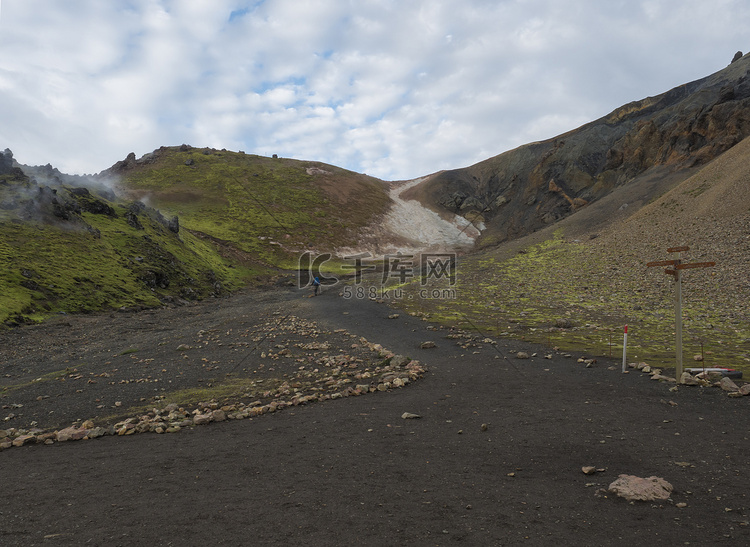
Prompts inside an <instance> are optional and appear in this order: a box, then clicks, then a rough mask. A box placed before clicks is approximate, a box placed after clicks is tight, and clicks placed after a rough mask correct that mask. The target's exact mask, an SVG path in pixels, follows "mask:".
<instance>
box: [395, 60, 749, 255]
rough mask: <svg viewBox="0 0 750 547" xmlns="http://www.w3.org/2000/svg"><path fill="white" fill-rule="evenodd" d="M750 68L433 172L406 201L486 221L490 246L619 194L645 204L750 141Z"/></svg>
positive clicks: (736, 65)
mask: <svg viewBox="0 0 750 547" xmlns="http://www.w3.org/2000/svg"><path fill="white" fill-rule="evenodd" d="M748 71H750V55H745V56H744V57H741V58H739V59H736V60H735V61H733V62H732V63H731V64H730V65H729V66H728V67H726V68H725V69H723V70H720V71H718V72H716V73H715V74H712V75H711V76H708V77H706V78H703V79H701V80H697V81H694V82H691V83H688V84H685V85H682V86H679V87H676V88H675V89H672V90H670V91H668V92H666V93H663V94H661V95H658V96H656V97H649V98H646V99H643V100H640V101H636V102H633V103H630V104H627V105H625V106H622V107H621V108H618V109H617V110H615V111H614V112H612V113H610V114H609V115H607V116H604V117H603V118H600V119H599V120H596V121H593V122H591V123H589V124H586V125H584V126H582V127H580V128H578V129H576V130H573V131H570V132H568V133H565V134H563V135H560V136H558V137H555V138H553V139H549V140H547V141H543V142H536V143H531V144H528V145H525V146H521V147H519V148H517V149H515V150H511V151H508V152H505V153H503V154H500V155H499V156H496V157H494V158H490V159H488V160H485V161H483V162H480V163H478V164H476V165H472V166H470V167H467V168H464V169H455V170H451V171H443V172H439V173H436V174H434V175H431V176H430V177H427V178H426V180H425V181H424V182H423V183H422V184H420V185H419V186H417V187H415V188H413V189H411V190H410V192H409V194H407V197H412V198H414V199H417V200H419V201H422V202H423V203H425V204H427V205H428V206H429V207H431V208H432V209H434V210H436V211H438V212H441V213H444V214H445V213H460V214H463V215H465V216H467V217H469V218H472V219H478V220H481V221H483V222H484V223H485V224H486V226H487V229H486V230H485V232H484V233H483V236H482V238H480V240H479V243H480V245H484V246H491V245H495V244H497V243H499V242H502V241H508V240H511V239H514V238H517V237H520V236H523V235H525V234H528V233H531V232H534V231H536V230H539V229H540V228H543V227H545V226H548V225H551V224H554V223H555V222H557V221H559V220H560V219H562V218H565V217H567V216H569V215H571V214H572V213H574V212H576V211H581V210H582V209H583V208H585V207H587V206H588V205H589V204H591V203H595V202H597V201H600V200H602V199H603V198H605V197H606V196H607V195H609V194H611V193H612V192H614V191H615V190H617V189H619V188H622V187H627V186H636V187H638V186H639V185H640V188H639V191H640V190H643V189H646V188H647V187H648V188H649V192H650V195H646V196H643V195H642V196H641V197H645V198H646V201H647V200H648V199H650V198H652V197H654V196H658V195H660V194H661V193H663V192H665V191H666V190H668V189H669V188H670V187H671V186H672V185H673V184H675V183H676V182H679V181H680V180H684V179H685V178H687V177H688V176H689V175H690V174H691V173H692V172H693V171H692V170H693V169H694V168H695V167H697V166H701V165H705V164H706V163H707V162H709V161H710V160H712V159H713V158H716V157H717V156H719V155H720V154H721V153H723V152H725V151H726V150H728V149H730V148H731V147H732V146H734V145H735V144H737V143H738V142H740V141H741V140H742V139H744V138H745V137H746V136H748V135H750V79H748ZM615 211H616V209H615ZM632 211H633V209H631V211H630V212H632ZM593 220H597V221H599V222H600V223H606V221H607V217H606V215H605V216H604V217H602V218H598V219H592V221H593Z"/></svg>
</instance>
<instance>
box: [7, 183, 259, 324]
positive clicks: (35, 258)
mask: <svg viewBox="0 0 750 547" xmlns="http://www.w3.org/2000/svg"><path fill="white" fill-rule="evenodd" d="M109 197H114V196H113V195H110V196H109ZM91 211H96V212H91ZM0 266H1V267H0V324H5V325H11V326H12V325H17V324H22V323H30V322H36V321H39V320H42V319H43V318H45V317H48V316H50V315H52V314H56V313H87V312H91V311H96V310H106V309H115V308H122V307H125V308H135V309H137V308H141V307H152V306H159V305H161V304H163V303H169V302H180V301H181V300H190V299H198V298H203V297H206V296H210V295H217V296H218V295H221V294H225V293H226V292H227V291H230V290H234V289H236V288H239V287H241V286H243V285H245V284H246V283H247V282H248V280H249V279H250V278H251V277H254V276H256V275H258V274H260V273H262V271H263V270H262V269H261V268H258V267H256V268H249V267H247V266H245V265H242V264H241V263H238V262H237V261H232V260H229V259H226V258H224V257H223V256H222V254H221V252H220V249H219V248H217V247H216V246H215V245H214V244H212V243H211V242H210V241H205V240H204V239H202V238H199V237H197V236H196V235H194V234H192V233H190V232H189V231H187V230H184V229H179V227H178V226H177V225H176V224H175V222H174V221H168V220H166V219H165V218H164V217H163V216H162V215H161V214H160V213H159V212H158V211H156V210H154V209H151V208H148V207H145V206H144V205H143V204H140V203H126V202H122V201H119V200H116V199H115V201H110V200H108V199H106V198H104V197H102V196H99V195H94V194H92V193H91V192H89V191H88V190H87V189H85V188H68V187H65V186H58V187H55V188H52V187H49V186H44V185H38V184H36V183H35V182H34V181H29V180H25V181H24V180H20V181H19V180H15V181H9V180H5V181H4V184H0Z"/></svg>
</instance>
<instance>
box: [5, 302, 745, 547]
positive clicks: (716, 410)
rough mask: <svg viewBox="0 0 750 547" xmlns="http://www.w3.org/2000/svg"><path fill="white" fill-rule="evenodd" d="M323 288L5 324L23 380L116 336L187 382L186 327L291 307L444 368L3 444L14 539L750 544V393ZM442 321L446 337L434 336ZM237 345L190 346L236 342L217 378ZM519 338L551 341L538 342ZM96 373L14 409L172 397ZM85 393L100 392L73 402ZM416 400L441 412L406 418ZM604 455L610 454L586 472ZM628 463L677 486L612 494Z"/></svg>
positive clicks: (14, 371)
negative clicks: (480, 332) (624, 368)
mask: <svg viewBox="0 0 750 547" xmlns="http://www.w3.org/2000/svg"><path fill="white" fill-rule="evenodd" d="M302 296H303V293H300V292H298V291H296V290H292V289H290V290H279V291H275V292H268V293H263V294H257V293H256V294H253V293H248V294H244V295H238V296H235V297H233V298H230V299H225V300H221V301H212V302H205V303H201V304H198V305H195V306H191V307H187V308H175V309H171V310H159V311H156V312H145V313H139V314H132V315H120V314H115V315H114V317H111V316H108V315H105V316H97V317H73V318H62V319H59V320H57V321H58V326H54V327H53V326H48V327H42V328H40V327H33V328H31V329H21V330H20V331H19V330H17V331H12V332H11V333H7V332H6V333H3V334H2V339H0V343H4V346H3V347H4V348H5V349H7V348H12V352H15V353H14V354H11V355H8V354H6V353H4V356H3V364H2V369H0V372H2V374H3V375H6V374H10V375H11V377H10V378H5V380H6V381H7V383H6V385H9V384H13V385H18V384H19V383H22V380H24V378H28V379H29V381H31V380H34V379H35V378H37V377H41V376H42V375H44V374H46V373H49V372H52V371H59V370H60V369H61V368H62V367H61V364H65V363H64V361H65V359H66V358H67V359H68V360H69V361H70V363H69V364H68V366H69V365H74V366H75V365H76V363H78V362H85V363H92V365H91V366H92V367H93V366H94V365H93V364H96V363H99V362H100V360H101V359H102V358H104V356H105V355H107V361H110V364H109V365H107V366H109V367H112V368H118V373H119V370H120V369H122V368H123V367H118V365H119V364H120V363H121V362H128V363H132V362H135V361H137V360H138V359H148V358H153V359H155V361H153V362H156V361H157V360H158V361H159V362H160V367H161V368H159V369H158V370H159V371H161V370H163V369H166V370H167V372H166V373H161V372H160V374H163V376H159V379H160V382H159V384H161V383H162V382H165V383H166V384H167V385H168V384H169V380H170V379H171V380H172V381H173V382H176V381H178V380H177V377H178V376H179V370H180V368H179V367H178V366H177V365H176V364H174V365H172V366H164V365H169V363H168V362H167V359H168V358H172V357H175V354H177V356H178V358H182V357H181V355H182V353H180V352H178V351H177V350H176V349H175V348H176V345H175V344H177V345H179V344H186V345H197V342H196V338H195V337H196V336H197V332H198V331H200V330H203V331H204V335H203V336H204V338H205V336H206V335H205V332H209V331H211V332H213V331H212V330H211V329H219V330H220V331H221V332H226V331H227V330H229V329H234V330H233V332H236V331H244V330H247V329H251V328H254V325H257V324H258V323H259V321H261V320H263V319H264V318H265V319H268V317H269V316H268V314H269V313H273V312H272V311H271V310H275V311H277V312H279V313H280V314H283V313H293V314H294V315H295V316H296V317H299V318H304V319H307V320H310V321H315V322H316V323H317V324H318V325H319V326H320V328H321V329H323V330H324V331H326V332H330V333H333V332H334V331H336V330H338V329H345V330H346V333H347V334H351V335H354V336H355V337H357V338H359V337H365V338H367V339H368V340H369V341H371V342H378V343H380V344H382V345H383V346H385V347H386V348H388V349H390V350H392V351H395V352H396V353H400V354H404V355H408V356H410V357H412V358H416V359H419V360H420V361H423V362H424V363H426V365H427V367H428V373H427V375H426V376H425V378H424V379H421V380H419V381H417V382H415V383H413V384H412V385H409V386H408V387H406V388H403V389H398V390H393V391H388V392H378V393H373V394H368V395H364V396H360V397H348V398H343V399H340V400H335V401H326V402H321V403H316V404H311V405H307V406H300V407H294V408H287V409H285V410H283V411H282V412H277V413H274V414H270V415H264V416H260V417H257V418H254V419H252V420H243V421H228V422H222V423H216V424H211V425H209V426H201V427H196V428H194V429H185V430H182V431H180V432H179V433H176V434H169V435H155V434H141V435H133V436H129V437H109V436H106V437H102V438H100V439H96V440H91V441H78V442H68V443H55V444H53V445H51V446H40V445H34V446H24V447H21V448H12V449H9V450H6V451H3V452H2V453H0V463H2V465H1V466H0V484H2V485H3V491H4V493H3V496H1V497H0V544H2V545H102V546H104V545H107V546H109V545H205V544H214V545H251V544H257V545H282V544H284V545H286V544H307V545H352V544H362V545H378V546H379V545H404V544H410V545H456V544H459V545H518V544H528V545H553V544H555V545H634V544H635V545H643V544H657V543H658V544H660V545H683V544H688V543H689V544H693V545H696V544H697V545H722V544H727V545H741V544H748V543H750V523H749V521H750V515H749V514H748V513H749V511H750V509H749V507H748V506H749V504H748V499H747V495H748V488H747V476H748V472H749V471H750V469H749V467H750V466H749V465H748V461H747V451H748V448H750V443H749V442H748V433H747V426H746V424H747V416H748V402H749V400H750V398H747V397H746V398H741V399H730V398H728V397H727V396H726V395H725V394H723V393H722V392H721V391H719V390H718V389H715V388H687V387H680V388H678V390H677V391H676V392H671V391H669V387H670V386H669V385H668V384H665V383H661V382H654V381H651V380H649V377H648V375H645V374H640V373H635V372H634V373H630V374H626V375H623V374H621V373H620V372H619V364H618V363H615V362H606V360H602V359H599V360H598V362H597V363H596V364H595V365H594V366H593V367H591V368H585V366H584V365H582V364H579V363H577V362H576V358H577V357H578V356H577V355H573V356H572V357H564V356H562V355H559V354H556V353H554V352H553V358H552V359H544V358H543V357H542V356H543V355H544V354H547V353H550V350H549V349H546V348H541V347H529V346H524V345H522V344H521V343H519V342H507V343H506V342H504V341H502V340H500V341H499V342H498V344H497V345H491V344H489V343H485V342H482V341H481V337H480V338H479V339H477V340H474V341H473V342H470V341H469V340H468V339H465V338H459V339H454V338H446V337H445V336H446V334H448V331H447V330H429V329H431V328H433V327H431V326H430V325H429V323H427V322H424V321H421V320H419V319H417V318H414V317H410V316H405V315H404V314H403V313H401V315H400V317H399V318H397V319H389V318H388V316H389V315H390V314H393V313H394V311H393V310H392V309H390V308H388V307H386V306H385V305H383V304H378V303H375V302H372V301H369V300H357V299H345V298H341V297H339V296H338V294H337V293H336V292H335V291H328V292H325V293H323V295H321V296H319V297H317V298H302ZM270 317H279V315H276V316H270ZM283 317H284V315H281V318H283ZM65 322H67V323H69V324H70V326H68V325H66V324H65ZM45 329H48V330H45ZM55 329H57V330H55ZM219 330H216V332H219ZM27 333H31V334H27ZM426 340H432V341H434V342H435V343H436V345H437V347H435V348H433V349H425V350H423V349H420V344H421V343H422V342H424V341H426ZM164 342H166V343H164ZM160 343H164V344H163V345H162V346H159V344H160ZM341 343H342V344H343V343H344V340H343V339H342V340H341ZM227 344H229V341H227ZM462 345H463V346H466V347H462ZM24 348H25V349H24ZM160 348H161V349H164V351H165V354H164V355H160V354H159V353H158V352H159V351H160ZM5 349H4V352H5ZM129 349H137V350H138V351H136V352H131V353H126V351H127V350H129ZM226 349H227V348H226V347H224V346H212V344H209V345H208V346H207V347H204V346H202V347H201V348H200V349H199V351H200V352H201V356H200V359H201V361H198V360H197V357H196V358H193V357H192V354H190V353H189V352H187V351H184V352H183V353H187V355H188V357H189V359H184V358H182V359H183V361H191V362H192V360H194V361H195V362H194V363H193V364H194V365H195V364H205V363H206V361H202V359H204V358H205V359H208V360H209V361H208V362H209V363H210V362H211V361H217V363H215V364H214V366H218V368H217V369H215V371H214V370H211V371H207V372H203V371H201V374H202V376H200V379H203V380H204V382H209V381H212V380H213V381H217V379H218V378H219V377H220V376H221V375H224V376H226V374H227V373H228V372H230V371H229V370H226V369H227V368H231V366H235V365H236V364H237V362H238V359H239V357H238V356H239V355H240V354H241V353H242V350H246V348H236V349H237V351H236V352H234V353H233V354H232V353H222V352H224V351H225V350H226ZM232 349H234V348H232ZM342 349H343V348H342ZM519 350H524V351H527V352H528V353H529V354H533V353H535V352H536V353H537V354H538V356H537V357H532V358H531V359H524V360H520V359H516V358H515V357H514V355H515V353H516V352H517V351H519ZM192 351H195V350H192ZM133 356H135V357H137V359H136V358H133ZM55 359H57V360H62V361H61V362H57V361H55V362H53V363H52V361H54V360H55ZM230 359H234V363H233V364H232V363H229V362H228V361H229V360H230ZM14 360H15V361H14ZM128 360H129V361H128ZM104 362H106V361H104ZM139 366H143V367H148V366H151V365H143V364H140V365H139ZM242 367H244V364H243V365H240V368H242ZM609 367H614V369H615V370H610V369H609ZM20 368H23V369H25V370H28V371H29V372H23V373H20V372H18V369H20ZM94 368H96V367H94ZM200 368H201V369H204V368H205V367H203V366H201V367H200ZM97 371H98V368H97ZM84 372H85V373H86V374H88V373H89V372H95V371H94V370H89V369H83V370H81V369H79V373H80V374H84ZM212 372H216V374H213V375H212V374H211V373H212ZM232 373H233V374H237V373H238V372H237V371H233V372H232ZM115 374H117V373H115ZM155 374H156V373H155V372H154V371H151V376H152V378H151V380H153V379H154V378H155ZM143 376H144V377H145V376H148V374H145V373H144V375H143ZM83 378H86V376H85V375H84V376H83V377H82V379H79V380H66V382H67V381H71V382H81V381H82V380H83ZM191 378H194V379H195V380H197V379H198V378H199V376H198V375H195V376H191ZM88 379H90V378H88ZM88 379H86V382H87V383H86V384H85V386H84V387H83V388H82V389H83V390H84V391H83V394H87V393H88V390H92V391H95V390H99V389H101V390H102V391H101V392H100V391H95V393H92V394H91V396H92V397H93V396H94V395H96V396H95V397H93V400H91V399H89V398H88V395H87V397H79V398H78V399H76V397H75V395H76V394H77V395H79V396H80V395H82V394H81V393H77V391H73V392H72V393H70V392H64V393H63V394H62V395H60V396H56V394H53V393H52V392H49V393H46V394H47V395H49V397H48V398H43V399H42V400H41V401H37V400H36V398H34V397H31V396H29V397H31V400H29V401H28V403H27V404H24V403H20V404H23V406H22V407H20V408H18V409H15V410H13V409H4V410H3V412H6V413H7V412H16V413H17V414H21V416H20V417H18V418H13V420H19V421H22V420H26V419H29V418H31V417H36V418H37V421H38V420H39V419H41V417H42V412H39V413H37V414H34V410H33V409H32V407H33V404H34V403H39V404H40V405H42V404H43V405H45V406H44V407H43V408H44V412H45V413H46V414H47V415H49V412H50V411H54V413H55V414H57V415H58V416H64V417H65V419H66V420H67V419H71V418H72V419H73V420H75V419H87V418H90V417H92V416H91V415H90V414H88V413H87V414H85V415H81V416H75V417H72V415H71V413H72V414H76V413H81V414H83V412H84V411H87V410H88V409H89V408H90V405H91V404H92V403H95V402H96V401H95V399H99V400H100V403H99V404H102V403H101V401H104V404H105V405H106V410H107V411H109V410H111V409H110V408H109V407H110V406H111V401H112V400H123V401H126V403H127V404H128V405H129V404H131V401H132V402H133V404H135V402H141V401H140V399H141V398H146V399H148V398H149V397H153V396H154V393H155V392H154V391H153V390H154V388H155V387H156V386H157V385H158V384H155V383H154V382H150V383H148V382H141V383H137V382H136V383H134V386H135V387H131V384H121V383H119V380H121V379H126V378H118V382H116V383H115V384H110V383H108V382H103V381H102V382H100V381H98V380H99V378H97V383H96V384H89V383H88ZM104 379H106V378H104ZM191 381H192V380H191ZM42 383H48V385H52V383H49V382H42ZM58 383H60V384H61V383H62V382H60V381H59V380H58ZM79 385H82V384H79ZM186 385H187V384H186ZM144 386H145V387H144ZM77 389H81V388H80V387H79V388H77ZM131 389H132V391H130V390H131ZM141 389H142V390H143V391H139V390H141ZM157 389H161V386H159V387H157ZM19 393H20V391H19ZM156 393H157V394H160V393H161V392H156ZM32 395H33V393H32ZM53 395H55V396H53ZM39 396H42V397H43V396H44V394H40V395H37V397H39ZM68 398H70V399H74V400H76V401H78V400H80V401H85V404H86V405H89V406H86V407H84V406H80V407H79V403H71V404H67V403H66V399H68ZM2 400H3V402H6V401H9V399H8V397H7V396H6V397H4V398H3V399H2ZM32 401H33V402H32ZM40 408H42V407H41V406H40ZM94 409H95V410H97V409H96V406H94ZM98 410H101V411H104V410H105V408H103V409H98ZM404 412H410V413H414V414H417V415H420V416H421V418H420V419H409V420H405V419H402V418H401V416H402V414H403V413H404ZM63 421H64V420H63ZM6 427H7V425H6ZM589 465H590V466H595V467H596V468H598V469H601V470H602V471H600V472H598V473H596V474H594V475H585V474H583V473H582V471H581V467H582V466H589ZM621 473H626V474H633V475H638V476H642V477H648V476H652V475H655V476H658V477H662V478H664V479H666V480H667V481H669V482H670V483H671V484H672V485H673V486H674V493H673V495H672V498H671V499H670V500H667V501H663V502H656V503H650V502H633V503H629V502H626V501H624V500H621V499H617V498H614V497H612V495H603V494H601V493H600V495H597V491H598V490H599V489H602V488H606V487H607V485H608V484H609V483H611V482H612V481H613V480H614V479H615V478H617V476H618V475H619V474H621ZM678 504H680V505H682V504H686V506H685V507H678Z"/></svg>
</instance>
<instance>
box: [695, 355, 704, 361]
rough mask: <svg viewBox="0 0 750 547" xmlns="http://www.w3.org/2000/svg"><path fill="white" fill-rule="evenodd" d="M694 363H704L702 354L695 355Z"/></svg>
mask: <svg viewBox="0 0 750 547" xmlns="http://www.w3.org/2000/svg"><path fill="white" fill-rule="evenodd" d="M693 361H699V362H700V361H703V356H702V355H701V354H700V353H698V354H696V355H693Z"/></svg>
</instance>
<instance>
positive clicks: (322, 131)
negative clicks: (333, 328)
mask: <svg viewBox="0 0 750 547" xmlns="http://www.w3.org/2000/svg"><path fill="white" fill-rule="evenodd" d="M748 21H750V2H749V1H747V0H713V1H712V2H707V1H705V0H565V1H562V0H494V1H491V0H265V1H245V0H112V1H102V0H64V1H63V0H0V149H4V148H10V149H11V150H12V151H13V153H14V156H15V158H16V159H17V160H18V161H19V162H21V163H26V164H32V165H35V164H46V163H51V164H52V165H54V166H55V167H58V168H59V169H60V170H61V171H64V172H67V173H71V174H72V173H78V174H82V173H95V172H98V171H101V170H103V169H106V168H107V167H109V166H111V165H112V164H113V163H115V162H116V161H118V160H121V159H123V158H125V156H126V155H127V154H128V153H129V152H135V154H136V156H141V155H143V154H145V153H146V152H150V151H151V150H153V149H155V148H158V147H159V146H163V145H164V146H172V145H179V144H182V143H187V144H191V145H193V146H198V147H203V146H210V147H215V148H227V149H229V150H244V151H245V152H247V153H253V154H261V155H271V154H278V155H280V156H283V157H293V158H297V159H305V160H318V161H322V162H326V163H331V164H334V165H338V166H340V167H345V168H348V169H351V170H354V171H358V172H362V173H368V174H370V175H374V176H378V177H380V178H383V179H386V180H399V179H408V178H414V177H418V176H421V175H426V174H429V173H432V172H435V171H438V170H440V169H447V168H456V167H463V166H466V165H471V164H473V163H476V162H477V161H480V160H483V159H486V158H488V157H491V156H494V155H496V154H499V153H501V152H503V151H505V150H509V149H511V148H515V147H516V146H518V145H521V144H524V143H527V142H531V141H535V140H541V139H545V138H549V137H553V136H555V135H557V134H560V133H562V132H564V131H567V130H570V129H573V128H575V127H578V126H579V125H581V124H583V123H586V122H587V121H590V120H593V119H596V118H598V117H600V116H603V115H605V114H607V113H608V112H610V111H612V110H613V109H615V108H616V107H618V106H620V105H622V104H624V103H627V102H630V101H633V100H638V99H642V98H644V97H647V96H651V95H656V94H659V93H662V92H664V91H667V90H668V89H670V88H672V87H675V86H677V85H680V84H683V83H686V82H689V81H692V80H696V79H699V78H702V77H704V76H707V75H709V74H711V73H713V72H715V71H717V70H720V69H721V68H723V67H725V66H726V65H727V64H729V62H730V61H731V59H732V56H733V55H734V53H735V52H736V51H738V50H742V51H743V53H744V52H747V51H748V50H750V36H749V35H748V32H747V29H748V26H747V22H748Z"/></svg>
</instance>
